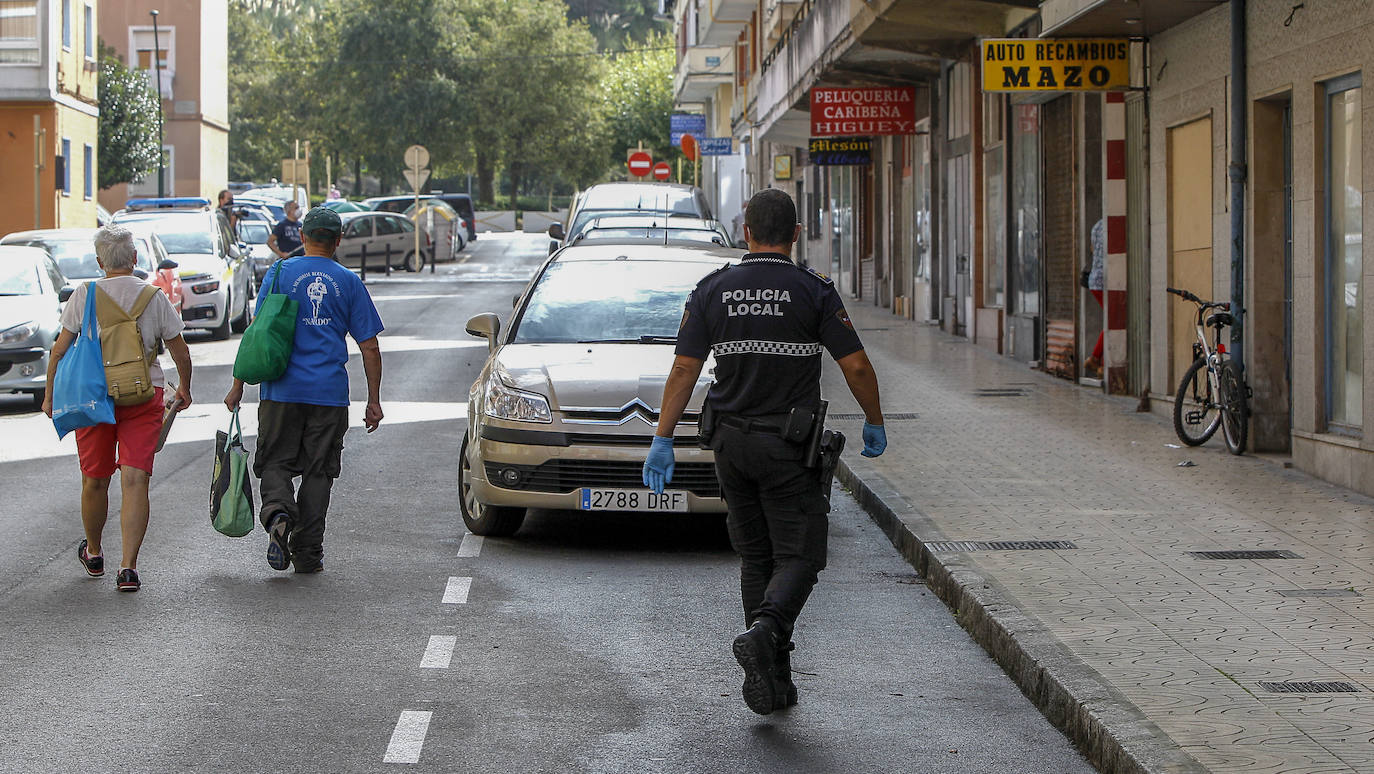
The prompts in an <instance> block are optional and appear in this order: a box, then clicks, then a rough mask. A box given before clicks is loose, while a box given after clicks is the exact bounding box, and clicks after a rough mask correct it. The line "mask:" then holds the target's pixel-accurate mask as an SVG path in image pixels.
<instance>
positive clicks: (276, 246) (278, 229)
mask: <svg viewBox="0 0 1374 774" xmlns="http://www.w3.org/2000/svg"><path fill="white" fill-rule="evenodd" d="M300 213H301V206H300V205H299V204H296V202H294V201H289V202H287V203H286V217H284V218H282V219H281V222H280V223H278V224H277V225H275V226H273V227H272V236H269V237H268V238H267V249H269V250H271V251H272V252H273V253H276V255H277V257H278V258H285V257H287V256H288V255H290V254H292V253H294V252H296V248H298V247H300V246H301V221H300Z"/></svg>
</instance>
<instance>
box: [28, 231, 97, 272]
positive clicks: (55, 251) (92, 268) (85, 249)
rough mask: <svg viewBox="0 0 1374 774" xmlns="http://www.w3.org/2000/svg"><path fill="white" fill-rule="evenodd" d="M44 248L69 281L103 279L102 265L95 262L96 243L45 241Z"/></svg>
mask: <svg viewBox="0 0 1374 774" xmlns="http://www.w3.org/2000/svg"><path fill="white" fill-rule="evenodd" d="M42 247H43V248H44V249H46V250H47V251H48V255H51V256H52V257H53V260H55V261H57V268H58V269H60V270H61V271H62V275H63V276H65V277H66V278H67V279H74V280H78V279H90V278H92V277H103V276H105V272H104V271H101V269H100V264H99V263H96V260H95V243H94V242H92V241H91V240H89V239H63V240H60V241H51V242H48V241H45V242H43V244H42Z"/></svg>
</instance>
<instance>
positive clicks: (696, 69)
mask: <svg viewBox="0 0 1374 774" xmlns="http://www.w3.org/2000/svg"><path fill="white" fill-rule="evenodd" d="M734 76H735V59H734V49H733V48H732V47H730V46H692V47H691V48H689V49H687V53H686V55H685V56H681V57H679V58H678V62H677V72H676V73H674V74H673V99H674V100H675V101H676V102H677V103H678V104H685V103H689V102H702V101H704V100H706V99H708V98H710V97H711V96H712V95H714V94H715V92H716V88H717V87H720V86H725V85H728V84H729V83H730V82H731V80H732V79H733V78H734Z"/></svg>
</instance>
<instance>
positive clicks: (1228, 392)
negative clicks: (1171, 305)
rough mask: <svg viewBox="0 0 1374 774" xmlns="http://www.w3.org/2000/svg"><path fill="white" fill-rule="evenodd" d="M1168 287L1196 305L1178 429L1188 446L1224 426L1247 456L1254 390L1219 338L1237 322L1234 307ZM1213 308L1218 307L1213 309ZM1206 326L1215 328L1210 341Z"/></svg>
mask: <svg viewBox="0 0 1374 774" xmlns="http://www.w3.org/2000/svg"><path fill="white" fill-rule="evenodd" d="M1167 290H1168V291H1169V292H1170V293H1172V294H1174V295H1176V296H1178V297H1179V298H1182V299H1183V300H1184V301H1189V302H1191V303H1194V304H1197V323H1196V324H1197V341H1196V342H1194V343H1193V363H1192V365H1190V366H1188V370H1187V371H1185V372H1184V374H1183V379H1182V380H1181V381H1180V382H1179V384H1178V392H1177V393H1175V394H1174V432H1175V433H1177V434H1178V438H1179V440H1180V441H1183V442H1184V443H1185V444H1187V445H1189V446H1201V445H1202V444H1204V443H1207V441H1208V440H1209V439H1211V437H1212V436H1213V435H1215V434H1216V432H1217V428H1218V427H1220V428H1221V430H1222V436H1223V438H1225V440H1226V450H1227V451H1229V452H1231V453H1232V454H1244V453H1245V444H1246V441H1247V439H1248V436H1249V424H1250V423H1249V417H1250V404H1249V398H1250V388H1249V386H1247V385H1246V384H1245V380H1244V379H1243V378H1242V377H1241V375H1240V372H1239V370H1238V369H1237V368H1236V365H1235V363H1234V361H1232V360H1231V356H1230V355H1229V354H1228V353H1227V352H1226V345H1225V344H1224V343H1222V340H1221V332H1222V330H1223V329H1224V328H1226V327H1227V326H1228V325H1235V322H1236V320H1235V318H1234V317H1232V316H1231V305H1230V304H1229V303H1227V302H1224V301H1204V300H1202V299H1201V298H1198V297H1197V296H1195V295H1193V294H1192V293H1189V292H1188V291H1186V290H1180V289H1178V288H1167ZM1214 309H1215V310H1217V311H1215V312H1212V310H1214ZM1208 312H1212V313H1211V314H1208ZM1208 328H1212V329H1214V332H1213V336H1212V339H1213V340H1212V341H1211V342H1208V341H1207V329H1208Z"/></svg>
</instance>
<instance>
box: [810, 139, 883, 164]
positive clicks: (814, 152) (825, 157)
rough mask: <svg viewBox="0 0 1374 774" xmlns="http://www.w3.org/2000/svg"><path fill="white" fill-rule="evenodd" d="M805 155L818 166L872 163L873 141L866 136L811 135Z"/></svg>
mask: <svg viewBox="0 0 1374 774" xmlns="http://www.w3.org/2000/svg"><path fill="white" fill-rule="evenodd" d="M807 155H808V157H809V158H810V160H811V163H812V164H815V165H816V166H818V167H847V166H862V165H865V164H872V163H873V141H872V140H870V139H868V138H867V137H812V138H811V142H810V143H809V144H808V146H807Z"/></svg>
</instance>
